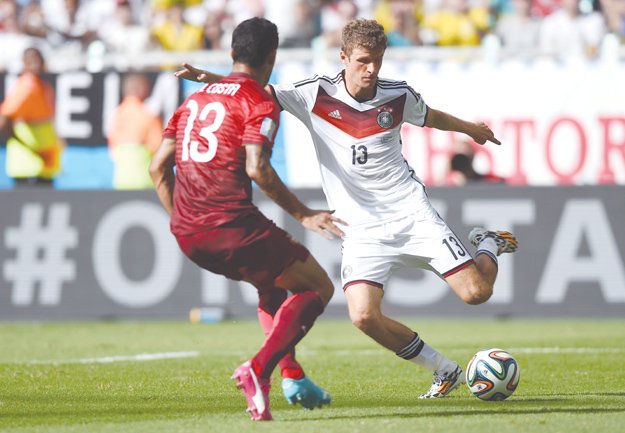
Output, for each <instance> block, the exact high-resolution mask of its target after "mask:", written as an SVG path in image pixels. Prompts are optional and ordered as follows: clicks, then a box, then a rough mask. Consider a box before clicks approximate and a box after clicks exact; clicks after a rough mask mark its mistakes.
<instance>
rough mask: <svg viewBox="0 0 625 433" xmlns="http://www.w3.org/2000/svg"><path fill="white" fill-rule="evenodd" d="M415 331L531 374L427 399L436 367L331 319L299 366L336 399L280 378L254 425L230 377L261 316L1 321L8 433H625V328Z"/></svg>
mask: <svg viewBox="0 0 625 433" xmlns="http://www.w3.org/2000/svg"><path fill="white" fill-rule="evenodd" d="M407 323H408V324H409V325H410V326H412V327H413V328H414V329H415V330H418V331H419V332H420V334H421V336H422V337H423V338H424V340H426V341H427V342H429V343H430V344H431V345H432V346H434V347H436V348H438V349H440V350H442V351H443V352H444V353H445V354H447V355H448V356H449V357H451V358H453V359H455V360H457V361H458V362H460V363H461V364H462V365H463V366H466V363H467V362H468V360H469V359H470V358H471V356H472V355H473V354H474V353H475V352H476V351H477V350H479V349H482V348H487V347H500V348H503V349H507V350H509V351H510V352H511V353H512V354H513V355H514V356H515V357H516V359H517V361H518V362H519V365H520V369H521V382H520V385H519V387H518V389H517V390H516V392H515V394H513V395H512V397H510V398H509V399H508V400H506V401H503V402H484V401H481V400H478V399H477V398H475V397H473V396H472V395H471V394H470V392H469V390H468V389H467V388H466V387H465V386H462V387H461V388H459V389H458V390H456V391H454V392H453V393H452V394H451V395H450V396H449V397H447V398H444V399H438V400H418V399H417V396H418V395H419V394H420V393H422V392H423V391H425V390H426V389H427V388H428V387H429V384H430V381H431V374H430V373H429V372H427V371H425V370H424V369H421V368H419V367H417V366H415V365H414V364H412V363H409V362H406V361H402V360H400V359H399V358H397V357H396V356H395V355H394V354H392V353H390V352H388V351H386V350H385V349H383V348H381V347H379V346H377V345H376V344H375V343H373V342H372V341H371V340H369V339H368V338H367V337H365V336H364V335H363V334H361V333H360V332H359V331H358V330H356V329H355V328H354V327H353V326H352V325H351V324H350V323H349V322H348V321H346V320H330V319H321V320H319V321H318V323H317V324H316V325H315V328H313V330H312V331H311V332H310V333H309V335H308V336H307V337H306V338H305V339H304V340H303V341H302V342H301V344H300V346H299V352H298V353H299V355H298V358H299V359H300V361H301V362H302V364H303V365H304V366H305V368H306V369H307V372H308V374H309V375H310V377H311V378H312V379H313V380H315V381H316V382H317V383H319V384H321V385H322V386H324V387H325V388H326V389H327V390H328V391H329V392H330V393H331V394H332V397H333V402H332V404H331V405H330V406H329V407H325V408H323V409H320V410H319V409H317V410H313V411H306V410H303V409H301V408H299V407H292V406H290V405H288V404H287V403H286V401H285V400H284V397H283V396H282V393H281V389H280V386H279V384H280V382H279V378H278V377H277V376H275V375H274V378H275V380H274V386H273V388H274V390H273V392H272V394H271V404H272V412H273V415H274V419H275V420H274V421H273V422H265V423H253V422H252V421H251V420H250V419H249V416H248V415H247V414H246V413H245V412H244V409H245V399H244V397H243V395H242V394H241V393H240V392H239V391H238V390H237V389H236V388H235V387H234V384H233V381H231V380H229V377H230V374H231V373H232V370H233V369H234V368H235V367H236V366H237V365H239V364H240V363H241V362H243V361H244V360H246V359H247V358H248V357H249V356H250V355H252V354H253V352H254V351H255V350H256V349H257V347H258V345H259V344H260V342H261V340H262V336H261V332H260V328H259V327H258V325H257V324H256V322H254V321H251V320H250V321H238V322H224V323H220V324H212V325H209V324H191V323H185V322H173V321H172V322H76V323H73V322H72V323H2V324H0V347H1V349H0V432H2V433H17V432H20V433H26V432H28V433H51V432H59V433H60V432H62V433H72V432H89V433H93V432H111V433H113V432H115V433H125V432H146V433H147V432H150V433H157V432H167V433H170V432H184V433H195V432H198V433H199V432H202V433H212V432H216V433H229V432H236V433H242V432H255V431H258V432H285V433H287V432H288V433H307V432H310V433H313V432H314V433H321V432H330V433H335V432H336V433H339V432H345V433H387V432H389V433H390V432H427V433H434V432H463V433H465V432H487V431H495V432H565V433H574V432H622V431H625V430H624V429H625V427H624V426H625V361H623V360H624V359H625V320H590V319H569V320H559V319H558V320H556V319H554V320H533V319H532V320H529V319H527V320H499V321H498V320H444V319H432V320H425V319H423V320H420V321H412V320H410V321H407ZM183 352H186V353H183ZM139 354H152V356H154V357H157V358H159V357H163V356H170V358H164V359H154V360H149V359H147V356H146V357H144V358H141V357H139V356H137V355H139ZM154 354H160V355H154ZM183 355H187V356H186V357H178V356H183ZM105 361H108V362H105Z"/></svg>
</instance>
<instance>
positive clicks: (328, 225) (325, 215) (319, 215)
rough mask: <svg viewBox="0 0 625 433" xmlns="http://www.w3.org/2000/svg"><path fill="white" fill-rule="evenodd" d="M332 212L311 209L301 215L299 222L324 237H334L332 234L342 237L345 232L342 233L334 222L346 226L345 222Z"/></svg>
mask: <svg viewBox="0 0 625 433" xmlns="http://www.w3.org/2000/svg"><path fill="white" fill-rule="evenodd" d="M333 213H334V211H327V210H312V209H311V210H310V213H309V214H308V215H305V216H304V217H302V219H301V220H300V222H301V223H302V225H303V226H304V227H306V228H307V229H310V230H313V231H315V232H317V233H319V234H320V235H321V236H323V237H324V238H326V239H329V240H331V239H334V236H332V235H336V236H338V237H342V236H343V235H345V233H343V230H341V229H340V228H339V227H338V226H337V225H336V224H341V225H344V226H346V225H347V223H346V222H345V221H343V220H342V219H340V218H337V217H335V216H334V215H332V214H333Z"/></svg>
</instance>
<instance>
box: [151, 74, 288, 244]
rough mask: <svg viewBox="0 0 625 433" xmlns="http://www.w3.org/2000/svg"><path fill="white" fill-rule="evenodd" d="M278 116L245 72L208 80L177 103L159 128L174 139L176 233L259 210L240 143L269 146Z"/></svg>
mask: <svg viewBox="0 0 625 433" xmlns="http://www.w3.org/2000/svg"><path fill="white" fill-rule="evenodd" d="M279 116H280V111H279V109H278V107H277V105H276V104H275V102H274V100H273V97H272V96H270V95H269V94H268V93H267V92H266V91H265V90H264V89H263V88H262V87H261V85H260V84H259V83H258V82H257V81H255V80H254V79H252V78H251V77H250V76H249V75H247V74H243V73H231V74H230V75H229V76H227V77H225V78H224V79H223V80H221V81H220V82H218V83H211V84H207V85H206V86H204V87H203V88H202V89H201V90H199V91H197V92H195V93H194V94H192V95H191V96H189V97H188V98H187V100H186V101H185V102H184V103H183V104H182V105H181V106H180V107H178V109H177V110H176V112H175V113H174V114H173V116H172V118H171V119H170V120H169V123H168V125H167V127H166V128H165V131H164V133H163V136H164V137H169V138H175V139H176V185H175V188H174V211H173V214H172V219H171V230H172V233H173V234H174V235H176V236H180V235H183V236H184V235H188V234H193V233H197V232H200V231H202V230H206V229H211V228H215V227H219V226H221V225H223V224H225V223H228V222H230V221H232V220H234V219H235V218H237V217H239V216H241V215H242V214H244V213H246V212H249V211H254V212H256V211H257V208H256V206H254V204H253V203H252V181H251V179H250V178H249V176H248V175H247V173H246V171H245V160H246V153H245V146H244V145H246V144H259V145H263V146H266V147H267V149H268V150H269V151H270V152H271V149H272V148H273V142H274V138H275V135H276V131H277V129H278V125H279Z"/></svg>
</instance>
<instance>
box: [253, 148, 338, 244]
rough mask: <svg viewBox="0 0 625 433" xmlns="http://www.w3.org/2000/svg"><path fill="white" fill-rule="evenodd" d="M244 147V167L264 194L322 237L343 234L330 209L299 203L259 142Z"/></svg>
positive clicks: (331, 237) (328, 237)
mask: <svg viewBox="0 0 625 433" xmlns="http://www.w3.org/2000/svg"><path fill="white" fill-rule="evenodd" d="M245 150H246V162H245V171H246V172H247V175H248V176H249V177H250V178H251V179H252V180H253V181H254V182H256V184H257V185H258V186H259V187H260V189H261V190H262V191H263V192H264V193H265V194H266V195H267V197H269V198H270V199H271V200H273V201H274V202H275V203H276V204H277V205H278V206H280V207H281V208H282V209H284V210H285V211H286V212H288V213H289V214H290V215H291V216H293V218H295V219H296V220H298V221H299V222H300V223H302V225H303V226H304V227H306V228H307V229H310V230H313V231H315V232H317V233H319V234H321V235H322V236H323V237H325V238H326V239H333V236H332V235H336V236H339V237H340V236H343V234H344V233H343V231H342V230H341V229H340V228H339V227H338V226H337V225H336V224H343V225H347V224H346V223H345V221H343V220H341V219H340V218H337V217H335V216H333V215H332V213H333V212H334V211H327V210H313V209H310V208H309V207H307V206H306V205H305V204H304V203H302V202H301V201H300V200H299V199H298V198H297V197H296V196H295V194H293V193H292V192H291V191H290V190H289V189H288V188H287V187H286V185H285V184H284V183H283V182H282V180H281V179H280V177H278V174H277V173H276V171H275V170H274V168H273V167H272V166H271V163H270V161H269V155H268V152H267V151H266V150H265V148H264V147H263V146H260V145H256V144H248V145H246V146H245Z"/></svg>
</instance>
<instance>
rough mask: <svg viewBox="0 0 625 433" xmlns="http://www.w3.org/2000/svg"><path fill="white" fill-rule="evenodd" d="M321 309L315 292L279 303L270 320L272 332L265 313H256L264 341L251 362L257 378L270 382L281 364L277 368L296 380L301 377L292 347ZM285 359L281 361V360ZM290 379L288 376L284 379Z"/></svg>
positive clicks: (308, 328) (298, 295) (300, 294)
mask: <svg viewBox="0 0 625 433" xmlns="http://www.w3.org/2000/svg"><path fill="white" fill-rule="evenodd" d="M323 309H324V305H323V301H322V300H321V298H320V297H319V295H318V294H317V293H315V292H302V293H296V294H294V295H293V296H291V297H290V298H288V299H287V300H286V301H284V302H283V303H282V305H281V306H280V308H279V309H278V311H277V312H276V314H275V316H274V317H273V320H272V323H271V325H273V326H271V329H270V331H269V333H268V334H267V332H268V328H270V322H269V320H268V319H269V317H271V316H270V314H267V312H266V311H262V313H265V314H262V316H261V310H260V309H259V320H260V323H261V326H262V327H263V330H264V331H265V333H266V334H267V338H266V339H265V342H264V343H263V345H262V347H261V348H260V350H259V351H258V353H257V354H256V355H255V356H254V358H252V367H253V368H254V371H255V372H256V374H258V375H259V376H260V377H263V378H269V376H271V373H272V371H273V370H274V368H275V367H276V365H277V364H278V362H280V368H281V369H283V370H284V371H285V372H286V373H287V374H293V375H295V376H300V377H294V378H296V379H301V377H303V371H302V369H301V367H300V366H299V364H298V363H297V361H295V357H294V355H295V350H294V348H295V345H296V344H297V343H298V342H299V341H300V340H301V339H302V338H303V337H304V336H305V335H306V333H307V332H308V331H309V330H310V328H311V327H312V325H313V323H314V322H315V319H316V318H317V317H318V316H319V315H320V314H321V313H322V312H323ZM283 358H284V359H283ZM287 377H290V376H287Z"/></svg>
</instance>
